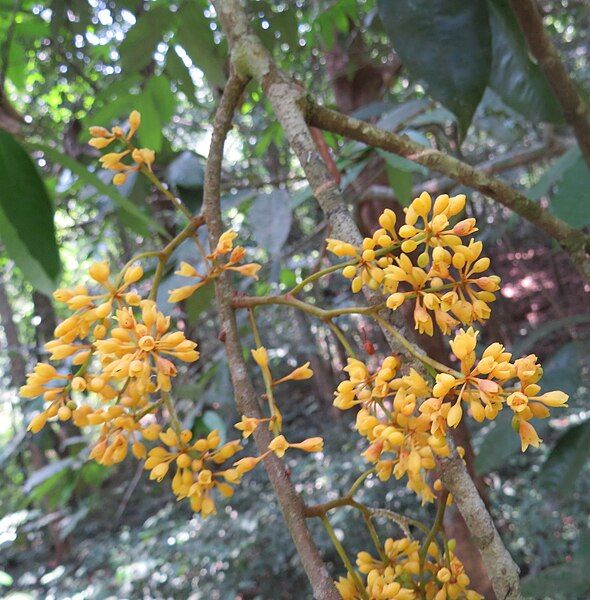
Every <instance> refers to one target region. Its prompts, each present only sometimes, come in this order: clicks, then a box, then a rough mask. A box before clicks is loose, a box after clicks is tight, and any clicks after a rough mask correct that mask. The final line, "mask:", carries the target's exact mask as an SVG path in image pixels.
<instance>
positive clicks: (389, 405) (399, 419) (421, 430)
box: [334, 356, 450, 502]
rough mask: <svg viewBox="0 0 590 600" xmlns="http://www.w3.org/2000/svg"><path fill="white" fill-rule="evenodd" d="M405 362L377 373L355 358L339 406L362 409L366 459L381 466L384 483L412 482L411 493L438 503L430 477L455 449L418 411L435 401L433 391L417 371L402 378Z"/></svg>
mask: <svg viewBox="0 0 590 600" xmlns="http://www.w3.org/2000/svg"><path fill="white" fill-rule="evenodd" d="M399 367H400V361H399V359H398V358H396V357H394V356H388V357H387V358H385V360H384V361H383V362H382V364H381V365H380V366H379V368H378V369H377V370H376V371H374V372H371V371H370V370H369V369H368V367H367V366H366V365H365V364H364V363H363V362H361V361H360V360H357V359H353V358H349V359H348V365H347V366H346V367H345V369H344V370H345V371H346V372H347V373H348V379H346V380H345V381H342V382H341V383H340V384H339V386H338V389H337V390H336V392H335V396H336V397H335V400H334V405H335V406H336V407H337V408H340V409H341V410H346V409H348V408H351V407H353V406H355V405H359V406H360V407H361V408H360V410H359V411H358V413H357V417H356V425H355V427H356V429H357V431H358V432H359V434H360V435H362V436H363V437H365V438H366V439H367V442H368V443H369V446H368V448H367V449H366V450H365V451H364V452H363V456H364V457H365V458H366V459H367V460H368V461H369V462H371V463H373V464H374V465H375V469H376V473H377V475H378V477H379V479H381V481H387V480H388V479H389V478H390V477H391V475H393V476H394V477H395V478H396V479H401V478H402V477H404V476H407V478H408V488H409V489H411V490H413V491H414V492H415V493H416V494H418V495H419V496H421V497H422V499H423V501H425V502H426V501H432V500H433V499H434V493H433V491H432V488H431V486H430V484H429V482H428V472H429V471H432V470H433V469H434V468H435V466H436V461H435V457H436V456H448V455H449V453H450V449H449V447H448V445H447V442H446V437H445V436H444V433H441V432H436V434H432V433H431V432H430V429H431V423H430V419H429V418H428V417H427V416H426V415H423V414H421V413H420V412H419V411H418V405H419V403H420V402H424V401H425V400H426V399H427V398H429V397H430V395H431V393H432V389H431V387H430V386H429V384H428V383H427V382H426V380H425V379H424V378H423V377H422V376H420V375H419V374H418V373H417V372H416V371H415V370H414V369H411V370H410V372H409V373H408V374H407V375H404V376H397V375H398V369H399Z"/></svg>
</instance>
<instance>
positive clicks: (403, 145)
mask: <svg viewBox="0 0 590 600" xmlns="http://www.w3.org/2000/svg"><path fill="white" fill-rule="evenodd" d="M299 102H300V104H301V105H302V107H303V110H304V111H305V116H306V119H307V122H308V123H309V124H310V125H313V126H315V127H321V128H322V129H325V130H327V131H331V132H332V133H337V134H340V135H343V136H346V137H348V138H351V139H353V140H357V141H359V142H363V143H365V144H367V145H368V146H371V147H373V148H381V149H382V150H387V151H388V152H393V153H394V154H398V155H400V156H403V157H404V158H407V159H408V160H411V161H413V162H416V163H418V164H421V165H424V166H425V167H428V168H430V169H433V170H434V171H438V172H439V173H443V174H444V175H448V176H449V177H452V178H453V179H456V180H457V181H460V182H461V183H463V184H464V185H467V186H469V187H472V188H473V189H475V190H478V191H479V192H481V193H482V194H485V195H486V196H489V197H491V198H493V199H494V200H496V202H499V203H500V204H503V205H504V206H506V207H507V208H509V209H510V210H513V211H514V212H515V213H517V214H519V215H520V216H521V217H523V218H525V219H527V220H528V221H530V222H531V223H534V224H535V225H537V226H538V227H539V228H540V229H543V231H545V232H546V233H548V234H549V235H550V236H551V237H553V238H554V239H555V240H557V242H558V243H559V245H560V246H561V247H562V248H563V249H564V250H565V251H566V252H567V253H568V254H569V255H570V256H571V259H572V261H573V262H574V264H575V266H576V268H577V269H578V271H579V272H580V273H581V274H582V275H583V276H584V277H585V278H586V279H588V280H590V258H589V254H590V239H588V236H587V235H585V234H584V233H583V232H582V231H581V230H579V229H575V228H574V227H571V226H570V225H568V224H567V223H566V222H565V221H562V220H561V219H559V218H557V217H555V216H554V215H552V214H551V213H549V212H548V211H547V210H544V209H543V208H542V207H541V206H540V205H539V204H538V203H536V202H533V201H532V200H530V199H529V198H527V197H526V196H524V195H523V194H521V193H520V192H518V191H516V190H515V189H514V188H512V187H511V186H509V185H508V184H507V183H504V182H503V181H502V180H500V179H497V178H495V177H492V176H491V175H487V174H486V173H484V172H483V171H480V170H479V169H476V168H474V167H472V166H471V165H468V164H467V163H464V162H462V161H460V160H458V159H456V158H453V157H452V156H449V155H447V154H445V153H444V152H441V151H440V150H435V149H433V148H427V147H425V146H422V145H421V144H418V143H417V142H414V141H412V140H410V139H408V138H406V137H402V136H399V135H397V134H395V133H391V132H389V131H385V130H384V129H379V128H378V127H375V126H374V125H371V124H370V123H367V122H366V121H361V120H359V119H355V118H353V117H349V116H348V115H344V114H342V113H339V112H337V111H334V110H330V109H328V108H325V107H324V106H320V105H319V104H317V103H316V102H315V101H313V100H312V99H310V98H301V97H300V99H299ZM341 239H344V238H341Z"/></svg>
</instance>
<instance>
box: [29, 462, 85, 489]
mask: <svg viewBox="0 0 590 600" xmlns="http://www.w3.org/2000/svg"><path fill="white" fill-rule="evenodd" d="M73 464H74V460H73V459H72V458H62V459H60V460H56V461H54V462H51V463H49V464H47V465H45V466H44V467H41V468H40V469H38V470H37V471H34V472H33V473H32V474H31V475H30V477H29V478H28V479H27V480H26V481H25V483H24V485H23V492H24V493H25V494H28V493H30V492H31V491H32V490H34V489H35V488H36V487H38V486H40V485H41V484H42V483H44V482H45V481H47V480H48V479H50V478H52V477H53V476H54V475H57V474H58V473H62V472H63V471H66V470H68V469H70V468H71V467H72V465H73Z"/></svg>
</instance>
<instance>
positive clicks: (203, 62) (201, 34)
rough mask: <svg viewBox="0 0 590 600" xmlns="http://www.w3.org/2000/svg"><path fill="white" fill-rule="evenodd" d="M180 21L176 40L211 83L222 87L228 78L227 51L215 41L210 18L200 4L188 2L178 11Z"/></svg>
mask: <svg viewBox="0 0 590 600" xmlns="http://www.w3.org/2000/svg"><path fill="white" fill-rule="evenodd" d="M178 21H179V26H178V30H177V31H176V34H175V39H176V41H177V42H178V43H179V44H180V45H181V46H182V47H183V48H184V49H185V50H186V53H187V54H188V55H189V56H190V59H191V61H192V63H193V65H195V66H196V67H197V68H199V69H200V70H201V71H203V73H204V75H205V77H206V79H207V81H208V82H209V85H211V86H216V87H221V88H222V87H223V86H224V85H225V80H226V77H225V73H224V70H223V67H224V63H225V56H224V54H225V53H224V52H223V51H222V48H221V47H220V46H218V45H217V44H216V43H215V39H214V37H213V31H211V28H210V26H209V24H210V21H209V19H207V18H206V17H205V14H204V13H203V11H202V9H201V8H199V7H198V6H195V5H194V4H186V5H185V6H184V7H183V8H181V9H180V10H179V11H178Z"/></svg>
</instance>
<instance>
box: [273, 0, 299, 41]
mask: <svg viewBox="0 0 590 600" xmlns="http://www.w3.org/2000/svg"><path fill="white" fill-rule="evenodd" d="M298 25H299V23H298V19H297V9H296V7H295V6H292V7H289V6H288V5H287V8H285V10H283V11H281V12H275V13H273V14H272V19H271V29H276V30H278V31H279V32H280V34H281V42H285V43H287V44H289V47H290V48H291V50H292V51H293V50H297V49H298V48H299V31H298Z"/></svg>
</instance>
